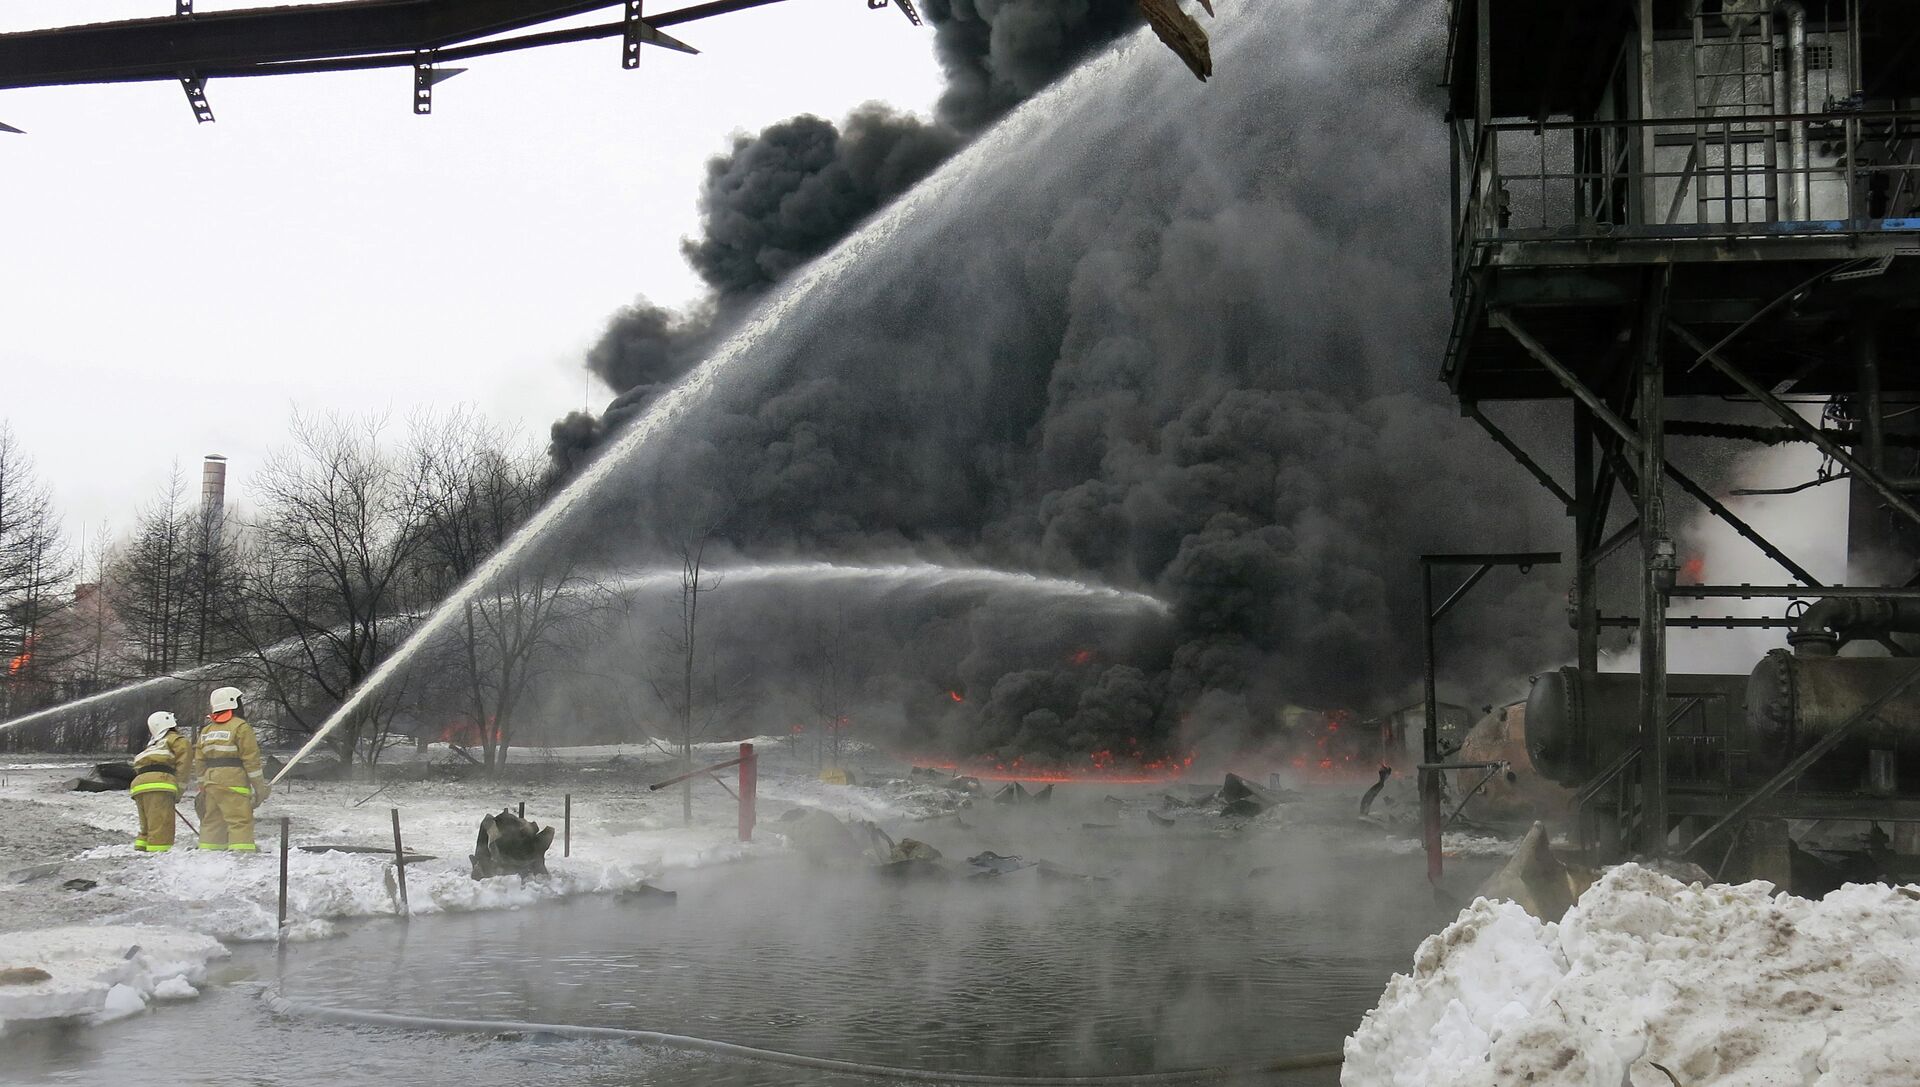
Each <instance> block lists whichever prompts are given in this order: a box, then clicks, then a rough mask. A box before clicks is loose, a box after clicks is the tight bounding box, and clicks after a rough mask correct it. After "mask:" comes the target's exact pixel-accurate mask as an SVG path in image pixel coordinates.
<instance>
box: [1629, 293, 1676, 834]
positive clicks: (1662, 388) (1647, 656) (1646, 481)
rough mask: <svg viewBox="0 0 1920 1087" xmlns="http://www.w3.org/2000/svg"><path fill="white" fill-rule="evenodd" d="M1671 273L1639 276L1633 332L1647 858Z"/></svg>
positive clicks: (1658, 691)
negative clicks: (1642, 286)
mask: <svg viewBox="0 0 1920 1087" xmlns="http://www.w3.org/2000/svg"><path fill="white" fill-rule="evenodd" d="M1672 279H1673V269H1672V267H1671V266H1665V267H1661V268H1658V269H1655V270H1653V271H1650V272H1649V273H1648V274H1647V285H1646V293H1645V295H1644V297H1643V300H1642V302H1641V306H1642V309H1641V313H1640V322H1639V328H1638V330H1637V331H1638V343H1637V344H1636V345H1635V346H1636V348H1637V349H1638V354H1639V359H1638V370H1639V380H1640V390H1639V401H1640V434H1639V438H1640V441H1639V454H1640V462H1639V465H1638V467H1639V475H1640V494H1639V498H1640V566H1641V569H1640V587H1641V594H1640V733H1641V736H1642V739H1643V740H1644V742H1645V743H1646V745H1647V757H1646V759H1645V760H1644V770H1645V777H1644V778H1643V779H1642V780H1643V783H1644V787H1645V794H1646V795H1645V797H1644V800H1643V803H1642V807H1641V810H1642V812H1643V817H1644V819H1645V821H1646V822H1645V828H1644V830H1645V832H1644V834H1643V836H1642V842H1643V846H1642V848H1643V849H1645V850H1646V851H1647V852H1649V853H1652V854H1654V855H1655V856H1658V855H1661V854H1664V853H1665V852H1666V849H1667V830H1668V827H1667V624H1666V614H1667V590H1668V589H1669V588H1671V587H1672V586H1673V579H1674V572H1675V563H1674V551H1673V540H1672V539H1670V538H1669V537H1668V535H1667V499H1666V486H1665V485H1664V483H1663V481H1662V479H1663V476H1664V475H1665V471H1664V469H1665V467H1666V402H1667V390H1666V380H1665V374H1664V372H1663V371H1662V369H1661V358H1660V341H1661V340H1662V339H1664V338H1665V336H1664V329H1665V327H1666V309H1667V291H1668V288H1669V286H1670V284H1671V283H1672Z"/></svg>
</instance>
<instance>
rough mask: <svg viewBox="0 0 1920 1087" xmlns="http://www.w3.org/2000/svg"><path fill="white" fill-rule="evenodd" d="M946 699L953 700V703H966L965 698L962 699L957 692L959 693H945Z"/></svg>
mask: <svg viewBox="0 0 1920 1087" xmlns="http://www.w3.org/2000/svg"><path fill="white" fill-rule="evenodd" d="M947 697H948V698H951V699H953V700H954V701H955V702H965V701H966V699H965V698H962V697H961V696H960V692H959V691H948V692H947Z"/></svg>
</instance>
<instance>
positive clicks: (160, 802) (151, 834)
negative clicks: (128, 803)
mask: <svg viewBox="0 0 1920 1087" xmlns="http://www.w3.org/2000/svg"><path fill="white" fill-rule="evenodd" d="M129 791H130V792H131V793H132V794H133V804H134V807H136V808H138V809H140V836H139V837H138V838H135V839H134V840H133V848H135V849H137V850H139V851H140V852H142V853H165V852H166V851H167V850H169V849H172V848H173V816H174V811H173V805H174V804H175V803H176V802H177V801H178V800H179V799H180V786H178V785H176V784H174V781H173V775H171V774H141V775H140V776H139V777H136V778H134V779H133V786H132V788H131V789H130V790H129Z"/></svg>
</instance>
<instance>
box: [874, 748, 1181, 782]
mask: <svg viewBox="0 0 1920 1087" xmlns="http://www.w3.org/2000/svg"><path fill="white" fill-rule="evenodd" d="M1125 746H1126V748H1127V750H1126V751H1124V752H1119V753H1116V752H1114V751H1112V750H1107V749H1102V750H1099V751H1095V752H1092V753H1090V754H1088V755H1087V756H1086V761H1085V762H1080V761H1071V762H1056V761H1043V760H1034V761H1031V762H1030V761H1028V760H1027V758H1026V757H1025V756H1015V757H1014V758H1011V759H992V760H989V759H975V760H954V759H923V758H915V759H908V760H907V761H909V762H911V763H913V765H915V766H929V767H932V768H934V769H936V770H947V771H950V772H952V773H954V774H959V775H963V776H966V777H973V778H979V779H980V780H981V781H1018V782H1023V783H1030V784H1035V785H1059V784H1065V783H1069V782H1099V783H1102V784H1107V785H1158V784H1162V783H1165V782H1169V781H1174V780H1177V779H1178V778H1179V777H1180V776H1181V775H1182V774H1184V773H1185V772H1186V771H1187V768H1188V767H1191V766H1192V765H1193V756H1192V755H1191V754H1187V755H1178V756H1176V755H1163V756H1158V757H1154V758H1147V757H1145V756H1143V755H1142V754H1141V752H1140V749H1139V742H1138V741H1137V740H1131V739H1130V740H1128V741H1126V745H1125Z"/></svg>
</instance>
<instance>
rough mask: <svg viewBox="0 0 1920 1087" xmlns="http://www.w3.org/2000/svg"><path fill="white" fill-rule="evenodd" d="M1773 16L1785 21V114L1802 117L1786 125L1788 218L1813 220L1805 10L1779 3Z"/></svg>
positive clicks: (1793, 2)
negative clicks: (1808, 138)
mask: <svg viewBox="0 0 1920 1087" xmlns="http://www.w3.org/2000/svg"><path fill="white" fill-rule="evenodd" d="M1773 10H1774V13H1775V14H1777V15H1783V16H1785V17H1786V20H1787V111H1788V112H1789V113H1793V114H1798V115H1802V116H1801V117H1800V119H1798V120H1794V121H1789V122H1787V216H1786V217H1787V218H1788V219H1793V220H1799V219H1807V218H1811V217H1812V214H1813V212H1812V206H1811V205H1812V196H1813V190H1812V186H1811V184H1810V181H1811V178H1812V172H1813V163H1812V161H1811V159H1810V158H1809V156H1808V153H1807V122H1806V118H1805V116H1804V114H1805V113H1806V112H1807V8H1806V5H1804V4H1802V3H1801V2H1800V0H1779V2H1778V3H1776V4H1774V5H1773Z"/></svg>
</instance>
